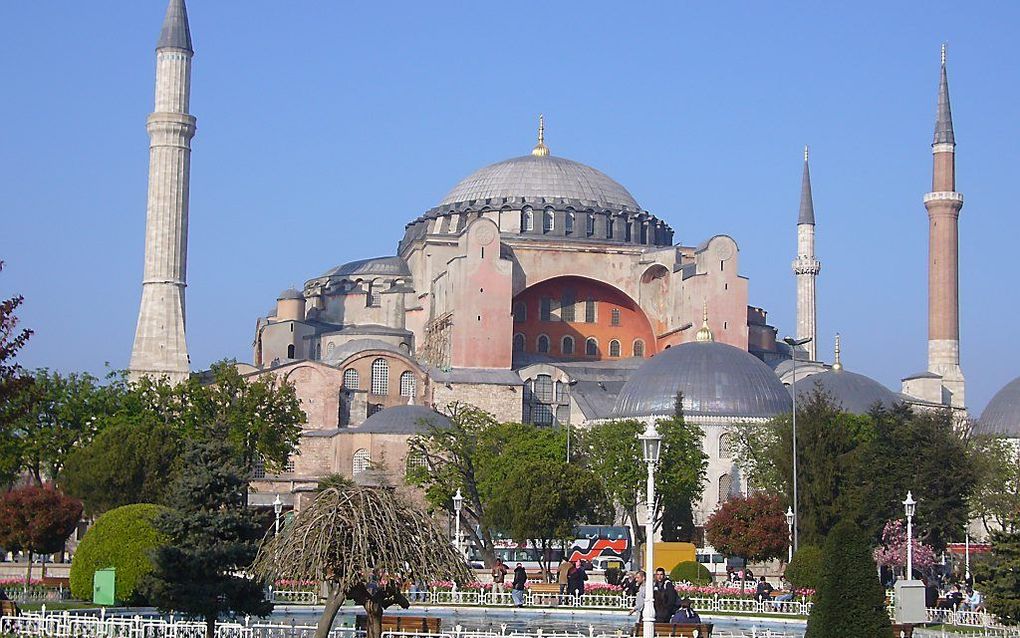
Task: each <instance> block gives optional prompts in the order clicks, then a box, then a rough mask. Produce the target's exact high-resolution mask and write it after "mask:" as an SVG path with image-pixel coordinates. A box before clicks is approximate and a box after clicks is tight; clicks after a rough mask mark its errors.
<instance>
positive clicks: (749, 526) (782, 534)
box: [705, 494, 789, 563]
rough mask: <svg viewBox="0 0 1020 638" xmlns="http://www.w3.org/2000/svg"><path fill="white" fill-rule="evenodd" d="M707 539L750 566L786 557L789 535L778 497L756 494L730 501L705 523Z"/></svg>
mask: <svg viewBox="0 0 1020 638" xmlns="http://www.w3.org/2000/svg"><path fill="white" fill-rule="evenodd" d="M705 537H706V539H707V540H708V542H709V543H711V545H712V547H714V548H716V549H717V550H719V551H720V552H722V553H723V554H725V555H727V556H739V557H740V558H743V559H745V560H747V561H750V562H755V563H757V562H763V561H767V560H772V559H774V558H779V557H781V556H783V555H784V554H785V553H786V549H787V543H788V538H789V534H788V527H787V524H786V515H785V514H783V508H782V505H781V504H780V501H779V497H777V496H771V495H768V494H754V495H751V496H747V497H744V496H735V497H733V498H731V499H729V500H727V501H726V502H724V503H723V504H722V505H720V506H719V509H717V510H716V511H715V512H714V513H713V514H712V516H710V517H709V518H708V521H706V523H705Z"/></svg>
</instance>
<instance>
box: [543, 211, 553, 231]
mask: <svg viewBox="0 0 1020 638" xmlns="http://www.w3.org/2000/svg"><path fill="white" fill-rule="evenodd" d="M553 227H554V224H553V212H552V211H551V210H547V211H545V212H544V213H542V232H543V233H551V232H552V230H553Z"/></svg>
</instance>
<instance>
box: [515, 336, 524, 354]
mask: <svg viewBox="0 0 1020 638" xmlns="http://www.w3.org/2000/svg"><path fill="white" fill-rule="evenodd" d="M514 352H524V335H522V334H521V333H519V332H518V333H517V334H515V335H514Z"/></svg>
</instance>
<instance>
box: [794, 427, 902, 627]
mask: <svg viewBox="0 0 1020 638" xmlns="http://www.w3.org/2000/svg"><path fill="white" fill-rule="evenodd" d="M798 425H799V422H798ZM868 544H869V543H868V538H867V536H865V535H864V534H862V533H861V531H860V530H858V529H857V528H856V527H855V526H854V524H853V523H852V522H850V521H849V520H846V521H843V522H841V523H839V524H838V525H836V526H835V527H834V528H833V529H832V532H831V533H830V534H829V537H828V538H827V539H826V541H825V549H824V554H825V564H824V569H823V572H822V582H821V584H820V585H819V587H818V591H817V593H816V595H815V605H814V607H813V608H812V610H811V615H810V616H809V617H808V623H807V632H806V633H805V634H804V636H805V638H875V637H876V636H888V635H890V634H891V633H892V623H891V622H890V621H889V614H888V613H886V611H885V590H884V589H883V588H882V584H881V583H880V582H879V580H878V571H877V569H876V567H875V563H874V561H873V560H872V559H871V551H870V549H869V547H868Z"/></svg>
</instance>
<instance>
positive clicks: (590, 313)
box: [584, 297, 595, 323]
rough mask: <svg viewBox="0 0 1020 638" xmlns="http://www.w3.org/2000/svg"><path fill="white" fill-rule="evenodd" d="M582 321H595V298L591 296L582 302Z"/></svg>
mask: <svg viewBox="0 0 1020 638" xmlns="http://www.w3.org/2000/svg"><path fill="white" fill-rule="evenodd" d="M584 322H585V323H595V300H594V299H592V298H591V297H588V300H587V301H585V302H584Z"/></svg>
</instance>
